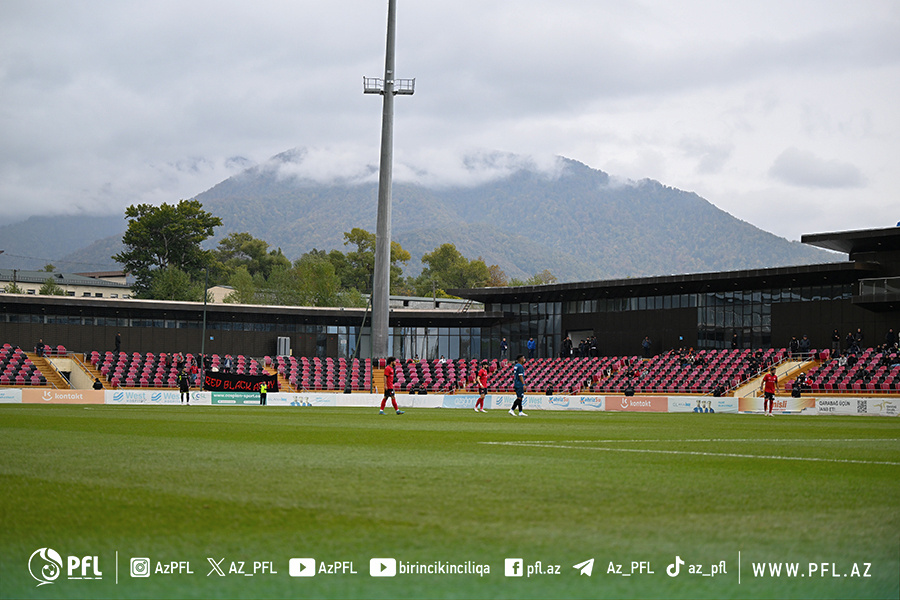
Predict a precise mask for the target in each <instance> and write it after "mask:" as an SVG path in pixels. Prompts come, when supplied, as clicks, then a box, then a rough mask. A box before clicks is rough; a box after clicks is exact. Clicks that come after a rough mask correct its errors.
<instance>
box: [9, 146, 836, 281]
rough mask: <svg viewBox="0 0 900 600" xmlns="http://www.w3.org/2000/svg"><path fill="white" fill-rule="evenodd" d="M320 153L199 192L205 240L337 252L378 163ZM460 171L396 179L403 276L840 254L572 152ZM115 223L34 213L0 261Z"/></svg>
mask: <svg viewBox="0 0 900 600" xmlns="http://www.w3.org/2000/svg"><path fill="white" fill-rule="evenodd" d="M319 164H320V163H319V162H316V161H312V160H310V157H309V155H308V153H307V152H306V151H305V150H303V149H295V150H290V151H288V152H284V153H282V154H279V155H277V156H275V157H273V158H271V159H270V160H269V161H267V162H265V163H263V164H260V165H257V166H254V167H251V168H248V169H246V170H245V171H243V172H242V173H240V174H238V175H235V176H233V177H230V178H228V179H226V180H225V181H222V182H221V183H219V184H218V185H216V186H214V187H213V188H211V189H209V190H207V191H205V192H203V193H201V194H200V195H198V196H197V199H199V200H200V201H201V202H202V203H203V206H204V208H205V209H206V210H208V211H209V212H211V213H213V214H214V215H216V216H218V217H220V218H221V219H222V221H223V227H220V228H218V230H217V235H216V238H214V239H213V240H211V241H210V242H209V243H208V246H209V247H213V246H214V245H215V243H216V242H217V241H218V240H219V239H221V238H223V237H225V236H226V235H228V234H229V233H231V232H240V231H247V232H250V234H252V235H253V236H255V237H257V238H260V239H263V240H265V241H267V242H268V243H269V245H270V246H272V247H275V248H277V247H280V248H281V249H282V251H283V252H284V253H285V255H286V256H288V257H289V258H291V259H295V258H298V257H299V256H300V255H301V254H303V253H304V252H307V251H309V250H310V249H312V248H318V249H320V250H331V249H340V250H342V251H345V250H348V249H349V248H347V247H345V246H344V245H343V241H344V240H343V233H344V232H345V231H350V230H351V229H352V228H353V227H361V228H363V229H367V230H369V231H375V219H376V216H375V215H376V206H377V196H378V190H377V167H374V166H371V165H363V166H361V167H360V168H359V169H358V172H357V173H356V174H355V175H352V176H346V175H345V176H342V177H333V176H329V178H328V179H327V180H318V179H317V177H318V176H319V175H320V171H321V169H320V168H319ZM462 169H463V171H465V173H464V174H466V175H468V176H469V180H470V183H469V184H468V185H461V184H458V183H457V184H451V183H448V182H447V181H439V180H435V178H434V176H433V174H431V173H428V172H416V177H417V178H418V179H419V180H423V181H430V183H428V184H417V183H407V182H402V181H396V180H395V182H394V185H393V194H392V197H393V212H392V229H393V232H392V235H393V239H394V240H396V241H398V242H399V243H400V244H401V245H402V246H403V247H404V248H406V249H407V250H409V251H410V253H411V254H412V257H413V258H412V260H411V261H410V263H409V264H408V265H407V267H406V268H405V269H404V272H405V273H406V274H408V275H417V274H418V273H419V272H421V270H422V264H421V260H420V259H421V257H422V255H423V254H425V253H427V252H431V251H432V250H434V248H436V247H437V246H439V245H440V244H443V243H445V242H451V243H453V244H455V245H456V247H457V248H458V249H459V251H460V252H461V253H462V254H463V255H464V256H466V257H468V258H478V257H481V258H483V259H484V261H485V262H486V263H487V264H488V265H491V264H497V265H499V266H500V267H501V268H502V269H503V270H504V271H505V272H506V274H507V275H508V276H509V277H511V278H512V277H517V278H520V279H525V278H528V277H530V276H531V275H533V274H535V273H538V272H540V271H542V270H544V269H548V270H549V271H550V272H552V273H553V274H554V275H556V276H557V277H558V278H559V280H560V281H585V280H594V279H606V278H620V277H639V276H652V275H667V274H672V273H694V272H702V271H727V270H737V269H750V268H766V267H776V266H787V265H798V264H810V263H821V262H834V261H837V260H842V259H843V258H842V256H841V255H836V254H833V253H829V252H826V251H824V250H820V249H817V248H812V247H808V246H804V245H803V244H800V243H799V242H790V241H788V240H785V239H783V238H780V237H777V236H775V235H773V234H771V233H767V232H765V231H762V230H761V229H759V228H757V227H755V226H753V225H751V224H750V223H747V222H745V221H741V220H739V219H737V218H735V217H733V216H732V215H730V214H728V213H726V212H724V211H722V210H720V209H719V208H717V207H716V206H714V205H713V204H711V203H710V202H708V201H706V200H704V199H703V198H701V197H700V196H698V195H696V194H694V193H691V192H685V191H681V190H677V189H675V188H671V187H668V186H665V185H663V184H661V183H659V182H656V181H652V180H649V179H648V180H643V181H639V182H626V183H622V182H617V181H614V180H613V179H612V178H610V176H609V175H607V174H606V173H604V172H602V171H599V170H597V169H592V168H590V167H588V166H586V165H584V164H582V163H580V162H577V161H575V160H571V159H566V158H557V159H556V160H555V162H553V163H552V164H541V165H538V164H537V163H535V162H534V161H532V160H530V159H528V158H525V157H519V156H514V155H509V154H500V153H493V154H483V155H478V156H473V157H469V158H467V159H466V160H465V161H464V162H463V167H462ZM396 171H397V169H395V172H396ZM410 171H411V170H410V169H409V168H406V169H405V172H410ZM124 224H125V222H124V219H123V217H122V216H114V217H33V218H31V219H29V220H28V221H25V222H24V223H19V224H16V225H13V226H5V227H0V248H3V249H5V250H6V251H7V252H8V253H9V254H13V255H19V256H24V257H38V258H39V260H36V261H32V262H31V263H28V264H29V266H27V267H26V266H25V265H24V263H19V264H15V265H9V264H8V262H7V264H4V259H5V258H7V257H4V256H3V255H0V266H16V267H19V268H40V267H42V266H43V265H44V264H46V262H48V260H46V259H47V258H50V259H51V261H54V260H55V261H60V259H65V260H66V261H68V262H66V263H62V262H60V264H57V266H59V267H60V268H64V269H67V270H85V271H86V270H101V269H107V268H112V264H113V263H112V261H111V259H109V257H110V256H111V255H112V254H114V253H115V252H117V251H118V249H119V248H120V244H121V234H122V232H123V231H124ZM104 257H105V258H104ZM38 263H39V264H38ZM54 264H56V262H54ZM76 265H77V266H76ZM89 265H96V266H89Z"/></svg>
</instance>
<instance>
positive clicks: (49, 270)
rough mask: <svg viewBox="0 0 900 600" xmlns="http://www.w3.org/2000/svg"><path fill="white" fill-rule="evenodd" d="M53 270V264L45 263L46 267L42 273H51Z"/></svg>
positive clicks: (54, 268)
mask: <svg viewBox="0 0 900 600" xmlns="http://www.w3.org/2000/svg"><path fill="white" fill-rule="evenodd" d="M55 270H56V267H54V266H53V263H47V264H46V265H44V271H46V272H47V273H52V272H53V271H55Z"/></svg>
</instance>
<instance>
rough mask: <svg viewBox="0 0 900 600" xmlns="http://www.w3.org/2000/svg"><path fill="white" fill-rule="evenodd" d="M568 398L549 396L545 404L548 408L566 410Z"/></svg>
mask: <svg viewBox="0 0 900 600" xmlns="http://www.w3.org/2000/svg"><path fill="white" fill-rule="evenodd" d="M569 400H570V399H569V397H568V396H550V397H549V398H548V399H547V403H548V404H549V405H550V406H558V407H560V408H568V407H569Z"/></svg>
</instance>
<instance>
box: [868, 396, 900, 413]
mask: <svg viewBox="0 0 900 600" xmlns="http://www.w3.org/2000/svg"><path fill="white" fill-rule="evenodd" d="M869 405H870V406H872V407H873V408H874V409H875V412H876V414H879V415H887V416H890V417H896V416H897V415H898V414H900V402H897V401H896V400H887V399H884V400H869Z"/></svg>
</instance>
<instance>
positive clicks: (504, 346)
mask: <svg viewBox="0 0 900 600" xmlns="http://www.w3.org/2000/svg"><path fill="white" fill-rule="evenodd" d="M500 358H503V359H507V358H509V342H507V341H506V338H503V340H501V341H500Z"/></svg>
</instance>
